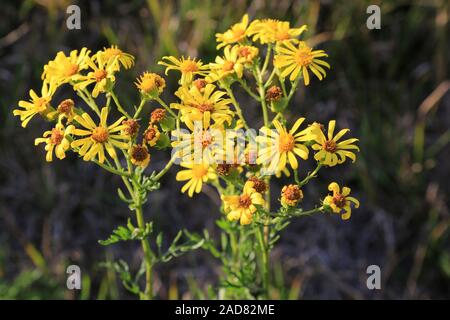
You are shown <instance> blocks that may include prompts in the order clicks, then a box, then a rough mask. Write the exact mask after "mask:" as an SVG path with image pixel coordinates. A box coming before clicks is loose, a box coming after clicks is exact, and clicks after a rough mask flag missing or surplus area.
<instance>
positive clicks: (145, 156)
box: [128, 144, 150, 168]
mask: <svg viewBox="0 0 450 320" xmlns="http://www.w3.org/2000/svg"><path fill="white" fill-rule="evenodd" d="M128 154H129V155H130V159H131V163H132V164H134V165H135V166H139V167H141V168H146V167H147V166H148V163H149V162H150V153H148V149H147V147H146V146H145V144H135V145H133V146H132V147H131V148H130V150H129V151H128Z"/></svg>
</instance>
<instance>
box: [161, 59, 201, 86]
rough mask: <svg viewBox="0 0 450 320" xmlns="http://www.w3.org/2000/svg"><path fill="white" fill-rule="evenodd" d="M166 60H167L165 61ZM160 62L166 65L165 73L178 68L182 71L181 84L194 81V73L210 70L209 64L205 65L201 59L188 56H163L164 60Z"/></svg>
mask: <svg viewBox="0 0 450 320" xmlns="http://www.w3.org/2000/svg"><path fill="white" fill-rule="evenodd" d="M163 60H166V61H167V62H165V61H163ZM158 64H160V65H163V66H166V72H165V74H166V75H167V73H168V72H169V70H178V71H180V72H181V79H180V84H181V85H188V84H190V83H191V82H192V79H193V78H194V75H197V74H198V75H204V72H205V71H206V70H208V65H203V63H202V62H201V60H196V59H195V58H194V59H191V57H188V58H187V59H186V58H184V57H181V59H177V58H175V57H172V56H166V57H162V60H161V61H159V62H158Z"/></svg>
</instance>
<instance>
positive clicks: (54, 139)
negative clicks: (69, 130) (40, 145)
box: [50, 128, 64, 145]
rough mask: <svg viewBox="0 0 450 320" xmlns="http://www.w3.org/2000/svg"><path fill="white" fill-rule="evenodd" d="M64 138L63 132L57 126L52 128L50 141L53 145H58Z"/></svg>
mask: <svg viewBox="0 0 450 320" xmlns="http://www.w3.org/2000/svg"><path fill="white" fill-rule="evenodd" d="M63 139H64V134H63V132H62V131H61V130H59V129H57V128H53V129H52V134H51V135H50V142H51V144H54V145H59V144H60V143H61V141H63Z"/></svg>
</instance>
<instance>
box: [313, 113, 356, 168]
mask: <svg viewBox="0 0 450 320" xmlns="http://www.w3.org/2000/svg"><path fill="white" fill-rule="evenodd" d="M335 127H336V121H335V120H331V121H330V122H329V123H328V134H327V136H325V134H324V132H323V130H322V128H321V125H320V124H318V123H314V124H313V125H311V127H310V130H311V132H313V133H314V134H315V136H316V137H315V138H314V141H315V143H314V144H313V145H312V146H311V148H312V149H313V150H316V151H317V153H316V154H315V155H314V159H316V160H317V161H320V162H321V163H322V164H324V165H327V166H330V167H333V166H335V165H337V164H341V163H343V162H344V161H345V159H346V158H347V157H348V158H350V159H352V161H353V162H355V160H356V154H355V153H354V151H353V150H356V151H359V148H358V146H356V145H354V144H353V143H355V142H357V141H358V139H356V138H352V139H347V140H344V141H341V142H338V141H339V139H341V138H342V136H343V135H345V134H346V133H347V132H349V131H350V129H342V130H341V131H339V132H338V133H337V134H336V135H334V129H335Z"/></svg>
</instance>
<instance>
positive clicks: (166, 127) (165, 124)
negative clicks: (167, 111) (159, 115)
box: [159, 115, 175, 132]
mask: <svg viewBox="0 0 450 320" xmlns="http://www.w3.org/2000/svg"><path fill="white" fill-rule="evenodd" d="M159 124H160V125H161V129H162V130H163V131H164V132H169V131H172V130H173V129H175V119H174V118H173V117H171V116H168V115H166V116H165V117H164V119H162V120H161V121H160V122H159Z"/></svg>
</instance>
